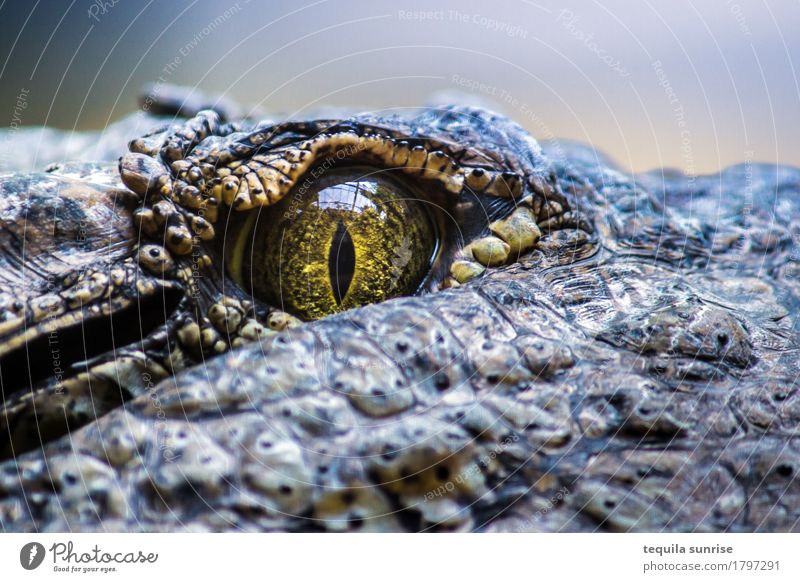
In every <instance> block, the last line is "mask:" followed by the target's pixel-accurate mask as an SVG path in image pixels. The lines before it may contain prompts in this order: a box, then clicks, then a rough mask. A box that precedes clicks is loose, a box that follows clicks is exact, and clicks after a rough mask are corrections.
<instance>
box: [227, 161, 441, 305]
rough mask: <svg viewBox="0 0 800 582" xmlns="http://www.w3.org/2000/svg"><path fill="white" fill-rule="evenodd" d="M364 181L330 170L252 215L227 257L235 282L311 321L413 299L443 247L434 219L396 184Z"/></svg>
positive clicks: (357, 174) (353, 173)
mask: <svg viewBox="0 0 800 582" xmlns="http://www.w3.org/2000/svg"><path fill="white" fill-rule="evenodd" d="M365 175H366V170H365V171H361V172H359V171H357V169H350V171H349V172H348V173H347V174H344V175H343V174H341V173H334V172H329V173H328V174H326V175H324V176H322V177H321V178H320V179H318V180H316V181H315V182H313V183H309V182H303V183H301V185H300V187H298V188H296V189H295V191H294V192H292V193H291V194H290V195H289V196H287V197H286V198H285V199H284V200H283V201H281V202H280V203H279V204H277V205H276V206H275V207H271V208H267V209H264V210H263V211H261V213H260V214H258V211H254V212H256V214H255V215H251V216H250V217H248V219H247V220H246V221H245V226H244V228H242V229H241V232H239V233H238V235H237V236H238V238H237V240H236V242H235V244H234V247H233V252H232V256H229V261H228V264H229V272H230V273H231V275H232V276H233V278H234V279H235V280H237V283H239V284H240V285H242V286H243V287H245V288H250V289H251V290H252V291H253V293H254V294H255V295H256V296H257V297H259V298H261V299H263V300H265V301H268V302H270V303H272V304H273V305H276V306H278V307H281V308H282V309H284V310H285V311H288V312H290V313H293V314H294V315H296V316H298V317H300V318H302V319H306V320H312V319H319V318H321V317H325V316H326V315H330V314H332V313H336V312H338V311H343V310H346V309H351V308H353V307H358V306H360V305H365V304H368V303H375V302H378V301H383V300H386V299H390V298H392V297H397V296H399V295H408V294H411V293H414V292H415V291H416V290H417V289H418V288H419V286H420V284H421V282H422V281H423V279H424V277H425V275H426V274H427V272H428V270H429V269H430V266H431V262H432V260H433V258H434V256H435V252H436V249H437V236H436V230H435V228H434V226H433V223H432V222H431V219H430V216H429V213H428V212H427V210H426V208H425V206H424V203H423V202H422V201H420V200H419V199H417V198H414V197H411V196H409V195H408V193H406V192H404V190H405V189H404V188H403V187H401V186H400V184H399V183H396V182H394V180H392V179H390V178H388V177H376V176H369V177H363V176H365Z"/></svg>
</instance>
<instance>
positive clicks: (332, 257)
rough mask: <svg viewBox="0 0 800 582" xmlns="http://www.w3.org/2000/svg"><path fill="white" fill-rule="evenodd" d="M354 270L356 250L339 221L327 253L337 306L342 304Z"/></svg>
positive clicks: (348, 234) (344, 227)
mask: <svg viewBox="0 0 800 582" xmlns="http://www.w3.org/2000/svg"><path fill="white" fill-rule="evenodd" d="M355 270H356V248H355V246H353V239H352V238H350V233H349V232H347V227H346V226H345V225H344V224H343V223H342V222H341V221H340V222H339V224H338V225H337V226H336V232H335V233H334V235H333V240H332V241H331V248H330V251H329V252H328V273H329V274H330V278H331V287H332V288H333V297H334V298H335V299H336V303H337V304H338V305H341V304H342V299H343V298H344V297H345V296H346V295H347V290H348V289H350V283H352V282H353V274H354V273H355Z"/></svg>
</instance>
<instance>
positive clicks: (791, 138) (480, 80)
mask: <svg viewBox="0 0 800 582" xmlns="http://www.w3.org/2000/svg"><path fill="white" fill-rule="evenodd" d="M0 29H2V31H1V32H0V46H2V51H0V57H2V58H0V123H2V124H3V125H2V127H5V128H8V127H11V128H18V127H25V128H28V127H32V126H36V125H48V126H52V127H57V128H63V129H67V130H85V129H101V128H103V127H105V126H106V125H107V124H109V123H110V122H112V121H114V120H116V119H119V118H120V117H123V116H125V115H126V114H128V113H130V112H132V111H135V110H136V107H137V96H138V94H139V92H140V90H141V88H142V87H143V86H144V85H146V84H148V83H155V84H156V87H158V86H161V85H164V84H167V83H174V84H181V85H188V86H191V87H196V88H197V89H199V90H202V91H204V92H208V93H220V94H224V95H225V96H226V97H228V98H230V99H234V100H236V101H239V102H241V103H243V104H246V105H248V106H258V107H261V108H264V109H266V110H269V111H276V112H281V113H285V114H288V115H299V116H302V115H304V114H306V113H309V112H312V111H313V110H314V109H315V108H320V107H323V106H331V105H332V106H352V107H356V108H359V109H360V108H370V109H376V108H377V109H381V108H395V107H409V106H416V105H420V104H422V103H424V102H426V100H428V99H429V98H430V97H431V95H438V98H440V99H441V98H443V96H444V98H450V99H460V100H464V101H475V102H485V103H490V104H491V106H492V107H494V108H496V109H499V110H501V111H502V112H504V113H506V114H508V115H510V116H512V117H514V118H515V119H517V120H518V121H519V122H520V123H522V124H523V125H525V126H526V127H528V128H529V129H530V130H531V131H532V132H533V134H534V135H536V136H537V137H539V138H543V139H544V138H552V137H563V138H570V139H575V140H580V141H583V142H589V143H591V144H593V145H594V146H595V147H596V148H598V149H600V150H602V151H604V152H607V153H608V154H609V155H611V157H612V158H614V159H615V160H616V161H617V162H618V163H619V164H621V165H622V166H623V167H626V168H629V169H632V170H635V171H639V170H642V171H643V170H648V169H651V168H655V167H662V166H670V167H676V168H678V169H680V170H682V171H684V172H687V173H690V174H694V173H707V172H712V171H716V170H718V169H719V168H721V167H724V166H726V165H729V164H733V163H737V162H747V161H752V162H755V161H766V162H780V163H787V164H796V165H800V148H798V146H797V139H798V135H800V81H798V70H797V68H796V66H795V64H796V62H797V61H798V57H800V3H798V2H797V1H795V0H770V1H767V0H691V1H690V0H671V1H669V2H658V1H657V0H637V1H635V2H632V1H630V0H603V1H591V0H583V1H574V0H573V1H569V0H559V1H553V0H535V1H533V0H532V1H528V0H506V1H503V2H486V1H485V0H464V1H460V2H437V1H435V0H433V1H432V0H427V1H422V0H420V1H405V0H401V1H400V2H393V3H389V2H385V3H384V2H376V1H374V0H366V1H362V0H356V1H352V0H348V1H346V2H345V1H343V0H317V1H310V0H292V1H270V2H258V1H257V0H250V1H247V0H213V1H212V0H196V1H192V2H176V1H166V0H165V1H155V0H151V1H149V2H146V1H134V0H71V1H64V0H36V1H21V0H17V1H14V0H12V1H5V2H3V3H2V4H0ZM798 64H800V63H798ZM456 92H461V95H460V96H457V97H454V96H453V94H454V93H456Z"/></svg>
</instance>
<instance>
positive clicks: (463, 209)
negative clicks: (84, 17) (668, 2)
mask: <svg viewBox="0 0 800 582" xmlns="http://www.w3.org/2000/svg"><path fill="white" fill-rule="evenodd" d="M175 95H176V94H175V93H174V92H173V93H166V94H162V95H161V97H160V98H159V99H157V105H156V106H153V107H152V109H151V110H150V112H149V113H148V114H147V115H142V114H138V115H137V116H135V117H132V118H130V119H128V120H125V121H123V122H120V123H119V124H118V125H117V126H116V129H113V128H112V129H111V130H109V133H108V135H107V136H106V137H104V139H103V143H104V145H103V146H102V147H100V146H98V147H96V148H90V147H87V149H88V153H85V154H84V155H81V153H80V152H74V151H73V153H74V154H75V155H76V160H75V161H67V162H63V161H60V159H59V157H58V156H59V154H54V156H52V159H48V152H47V151H42V152H41V153H40V154H38V153H37V156H38V158H37V159H38V162H39V163H40V164H41V163H44V162H53V163H51V164H50V165H49V166H48V167H47V168H46V169H44V170H41V169H37V168H35V167H30V166H31V164H32V162H30V161H29V159H28V158H25V156H26V155H29V153H22V151H21V150H22V149H24V147H22V146H21V145H17V146H16V147H17V148H20V155H19V159H20V160H23V161H24V164H27V165H26V166H25V167H24V168H23V167H15V166H14V165H13V164H14V160H10V161H9V163H8V164H7V165H8V168H7V171H6V173H5V174H2V175H0V190H2V192H1V193H0V225H1V228H2V237H1V238H0V244H1V245H2V252H0V274H2V276H0V380H2V392H3V402H2V418H0V428H1V429H2V431H1V432H2V434H3V437H2V440H0V456H2V459H3V460H2V462H1V463H0V524H2V528H3V530H4V531H47V532H60V531H417V532H418V531H473V532H523V531H538V532H558V531H577V532H592V531H691V532H713V531H732V532H743V531H795V530H798V529H800V528H799V527H798V521H799V520H800V480H799V479H798V474H799V473H800V436H799V435H798V432H799V431H800V392H798V390H797V377H798V370H800V366H799V363H800V358H798V356H799V355H800V352H798V345H799V344H800V341H799V340H800V335H799V334H798V331H797V329H796V314H797V313H798V305H799V304H800V303H799V302H800V284H799V283H798V281H800V279H799V278H798V276H799V275H800V250H798V241H800V220H798V218H799V217H800V170H798V169H796V168H792V167H787V166H782V165H774V164H758V163H753V162H747V163H744V164H741V165H738V166H734V167H731V168H728V169H726V170H723V171H722V172H720V173H718V174H715V175H702V176H686V175H684V174H683V173H681V172H677V171H674V170H658V171H652V172H647V173H641V174H632V173H630V172H627V171H625V170H623V169H621V168H620V167H618V166H617V165H616V164H615V163H614V162H613V161H612V160H610V159H609V158H607V157H606V156H604V155H602V154H600V153H598V152H597V151H596V150H594V149H593V148H591V147H589V146H585V145H581V144H575V143H569V142H564V141H546V142H541V143H540V142H537V140H536V139H535V138H534V137H533V136H531V135H530V134H529V133H528V132H527V131H526V130H525V129H523V128H522V127H521V126H520V125H518V124H517V123H515V122H514V121H513V120H511V119H509V118H508V117H505V116H503V115H500V114H497V113H493V112H492V111H489V110H487V109H483V108H479V107H473V106H460V105H457V104H454V105H449V106H429V107H422V108H420V109H415V110H408V109H402V110H397V112H391V111H389V112H387V111H382V112H380V113H369V112H368V113H358V114H341V115H338V116H337V115H334V116H330V117H325V118H311V119H304V120H294V119H288V120H285V119H277V120H276V119H270V118H266V119H264V118H261V116H260V115H259V117H256V116H253V115H248V114H247V112H246V111H245V110H244V109H242V108H235V107H232V106H224V107H223V106H217V104H216V103H215V102H214V101H213V100H210V101H208V102H205V101H203V102H202V103H201V102H200V101H202V100H195V101H192V100H191V99H187V98H186V97H187V95H186V94H185V93H181V94H178V96H177V97H176V96H175ZM152 104H153V101H152V100H150V101H147V102H145V105H148V106H149V105H152ZM146 108H147V107H146ZM144 127H147V129H146V130H143V128H144ZM43 131H44V130H43ZM109 135H110V136H112V137H114V139H109ZM48 136H49V137H48V139H50V140H53V142H54V145H53V147H54V148H55V149H57V147H56V142H57V141H58V140H60V139H75V138H74V137H69V136H64V137H61V138H59V137H58V135H56V134H54V133H52V132H51V133H49V134H48ZM9 139H10V143H11V144H12V147H15V146H14V144H30V143H31V141H32V139H31V136H30V135H24V136H23V135H17V136H13V137H11V138H9ZM25 140H27V141H25ZM111 142H114V143H111ZM84 143H85V142H84ZM105 144H108V145H105ZM47 148H50V146H49V145H47V146H46V147H45V149H47ZM101 149H102V150H103V151H102V152H101V151H99V150H101ZM62 151H63V150H62ZM117 156H119V161H118V163H115V162H114V161H112V160H114V159H115V158H116V157H117ZM19 163H20V164H22V163H23V162H19Z"/></svg>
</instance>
